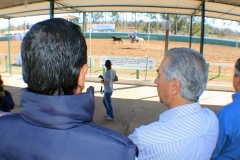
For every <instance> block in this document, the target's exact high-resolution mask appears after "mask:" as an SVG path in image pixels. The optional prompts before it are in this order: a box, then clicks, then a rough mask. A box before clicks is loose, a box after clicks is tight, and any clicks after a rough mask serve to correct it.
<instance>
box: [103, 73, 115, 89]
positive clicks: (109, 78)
mask: <svg viewBox="0 0 240 160" xmlns="http://www.w3.org/2000/svg"><path fill="white" fill-rule="evenodd" d="M115 76H116V71H115V70H113V69H109V70H107V71H106V73H105V75H104V81H108V86H104V92H113V80H114V79H115Z"/></svg>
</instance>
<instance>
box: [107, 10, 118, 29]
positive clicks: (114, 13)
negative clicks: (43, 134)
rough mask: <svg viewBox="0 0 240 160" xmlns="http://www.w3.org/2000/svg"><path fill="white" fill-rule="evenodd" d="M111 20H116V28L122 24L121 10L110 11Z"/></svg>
mask: <svg viewBox="0 0 240 160" xmlns="http://www.w3.org/2000/svg"><path fill="white" fill-rule="evenodd" d="M109 16H110V17H111V22H115V25H116V26H115V27H116V29H117V28H118V27H119V26H120V15H119V12H110V13H109Z"/></svg>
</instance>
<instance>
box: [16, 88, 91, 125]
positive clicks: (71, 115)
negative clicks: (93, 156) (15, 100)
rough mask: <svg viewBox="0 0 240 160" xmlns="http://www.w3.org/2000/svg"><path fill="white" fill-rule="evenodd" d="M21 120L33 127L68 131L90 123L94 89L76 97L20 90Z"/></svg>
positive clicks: (89, 89)
mask: <svg viewBox="0 0 240 160" xmlns="http://www.w3.org/2000/svg"><path fill="white" fill-rule="evenodd" d="M20 104H21V107H22V112H21V116H22V118H23V119H24V120H25V121H27V122H29V123H31V124H34V125H37V126H42V127H47V128H54V129H68V128H72V127H76V126H79V125H81V124H82V123H85V122H89V121H92V119H93V113H94V107H95V105H94V88H93V87H89V88H88V89H87V92H86V93H82V94H76V95H60V96H52V95H43V94H37V93H33V92H29V91H28V90H27V89H22V90H21V99H20Z"/></svg>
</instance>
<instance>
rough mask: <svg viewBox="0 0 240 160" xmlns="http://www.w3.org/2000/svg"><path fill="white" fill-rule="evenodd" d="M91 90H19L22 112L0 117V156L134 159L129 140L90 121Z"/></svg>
mask: <svg viewBox="0 0 240 160" xmlns="http://www.w3.org/2000/svg"><path fill="white" fill-rule="evenodd" d="M93 93H94V89H93V87H90V88H88V90H87V92H86V93H82V94H78V95H65V96H48V95H41V94H36V93H32V92H29V91H27V89H22V91H21V102H20V103H21V107H22V113H21V114H14V115H10V116H3V117H0V159H1V160H2V159H6V160H15V159H17V160H32V159H39V160H134V157H135V153H136V146H135V145H134V144H133V142H132V141H131V140H130V139H128V138H127V137H126V136H125V135H123V134H120V133H118V132H116V131H113V130H110V129H107V128H104V127H101V126H98V125H96V124H95V123H94V122H92V120H93V113H94V94H93Z"/></svg>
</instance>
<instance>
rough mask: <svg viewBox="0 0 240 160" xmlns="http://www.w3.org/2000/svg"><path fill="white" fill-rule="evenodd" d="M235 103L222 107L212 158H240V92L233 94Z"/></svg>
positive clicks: (218, 159) (220, 159) (221, 159)
mask: <svg viewBox="0 0 240 160" xmlns="http://www.w3.org/2000/svg"><path fill="white" fill-rule="evenodd" d="M232 98H233V103H231V104H229V105H227V106H225V107H224V108H222V109H221V110H220V111H219V112H218V114H217V117H218V119H219V137H218V142H217V146H216V149H215V150H214V153H213V156H212V160H215V159H217V160H230V159H234V160H239V159H240V92H237V93H235V94H233V95H232Z"/></svg>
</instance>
